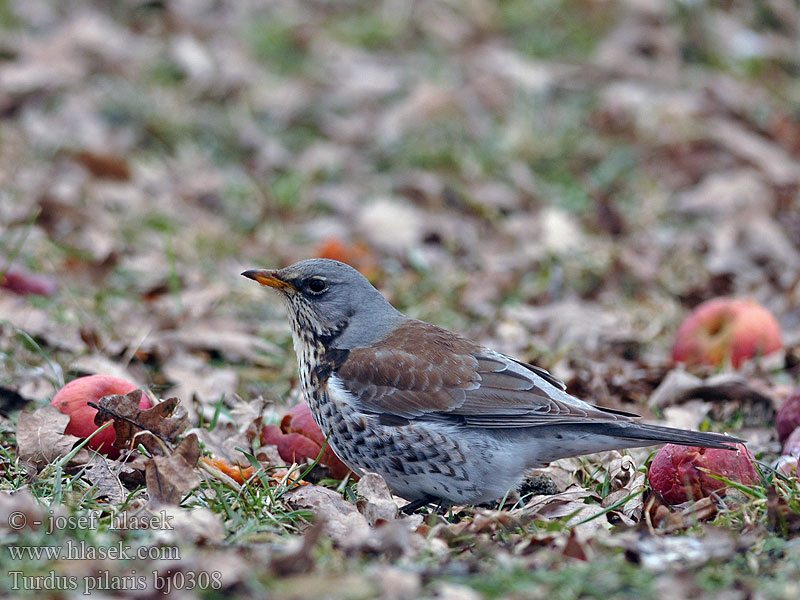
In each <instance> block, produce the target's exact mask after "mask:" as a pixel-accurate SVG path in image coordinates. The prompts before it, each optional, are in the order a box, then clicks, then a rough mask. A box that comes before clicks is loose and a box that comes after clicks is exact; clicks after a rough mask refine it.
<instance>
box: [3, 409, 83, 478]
mask: <svg viewBox="0 0 800 600" xmlns="http://www.w3.org/2000/svg"><path fill="white" fill-rule="evenodd" d="M68 424H69V415H65V414H63V413H62V412H61V411H59V410H58V409H57V408H56V407H55V406H51V405H48V406H43V407H42V408H38V409H36V410H35V411H33V412H32V413H28V412H22V413H20V414H19V419H18V421H17V453H18V456H19V458H20V460H22V461H23V462H32V463H34V464H36V466H38V467H40V468H41V467H42V466H44V465H46V464H47V463H50V462H52V461H54V460H56V459H58V458H61V457H62V456H66V455H67V454H69V452H70V451H71V450H72V448H73V446H74V445H75V444H76V443H77V442H79V441H80V438H78V437H75V436H74V435H64V430H65V429H66V428H67V425H68ZM81 452H83V453H84V454H85V456H83V457H82V458H84V462H85V460H86V459H88V458H89V455H88V453H86V452H85V451H81ZM77 458H78V457H77V456H76V459H77Z"/></svg>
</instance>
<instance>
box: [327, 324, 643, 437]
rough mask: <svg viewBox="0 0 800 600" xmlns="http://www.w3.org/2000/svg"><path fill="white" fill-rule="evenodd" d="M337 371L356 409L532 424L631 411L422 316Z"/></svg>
mask: <svg viewBox="0 0 800 600" xmlns="http://www.w3.org/2000/svg"><path fill="white" fill-rule="evenodd" d="M542 372H544V373H545V374H546V377H545V376H543V375H542V374H541V373H542ZM336 375H337V378H338V380H339V381H340V382H341V383H342V385H343V386H344V387H345V389H347V390H348V391H349V392H350V393H351V394H353V395H354V396H355V398H356V403H357V405H358V407H359V409H360V410H363V411H364V412H369V413H373V414H379V415H387V416H388V415H391V416H396V417H401V418H405V419H414V418H448V419H455V420H456V421H458V422H460V423H463V424H465V425H467V426H475V427H530V426H533V425H544V424H548V423H555V422H583V421H587V420H603V421H614V420H629V419H630V418H632V417H635V416H636V415H631V414H627V413H618V412H612V411H606V410H604V409H602V408H600V407H595V406H592V405H590V404H586V403H585V402H582V401H580V400H578V399H577V398H574V397H572V396H569V395H568V394H566V393H565V392H563V391H562V387H563V384H561V382H560V381H558V380H557V379H555V378H554V377H552V376H551V375H550V374H549V373H547V372H546V371H543V370H542V369H539V368H538V367H533V366H531V365H526V364H525V363H520V362H518V361H515V360H514V359H512V358H509V357H507V356H504V355H502V354H499V353H495V352H493V351H491V350H488V349H486V348H482V347H481V346H478V345H477V344H474V343H473V342H470V341H469V340H466V339H464V338H462V337H459V336H457V335H455V334H453V333H451V332H449V331H447V330H445V329H441V328H439V327H436V326H434V325H429V324H428V323H423V322H421V321H408V322H406V323H405V324H403V325H401V326H400V327H399V328H398V329H397V330H396V331H395V332H394V333H393V334H392V336H391V337H390V338H389V339H387V340H384V341H382V342H380V343H378V344H376V345H374V346H371V347H369V348H359V349H354V350H351V351H350V353H349V355H348V356H347V359H346V360H345V361H344V362H343V363H342V364H341V365H340V366H339V368H338V369H337V371H336Z"/></svg>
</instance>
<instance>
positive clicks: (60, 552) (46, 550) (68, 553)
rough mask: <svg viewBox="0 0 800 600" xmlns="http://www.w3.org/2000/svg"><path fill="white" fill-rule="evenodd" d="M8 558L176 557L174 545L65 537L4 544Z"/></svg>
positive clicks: (137, 558)
mask: <svg viewBox="0 0 800 600" xmlns="http://www.w3.org/2000/svg"><path fill="white" fill-rule="evenodd" d="M8 553H9V554H10V555H11V559H12V560H23V559H26V558H27V559H28V560H34V561H40V560H134V559H136V560H180V559H181V549H180V548H179V547H178V546H138V547H136V548H134V547H132V546H130V545H129V544H125V543H123V542H122V541H119V542H117V543H116V544H112V545H111V546H92V545H91V544H87V543H86V542H84V541H83V540H81V541H75V540H67V541H66V542H65V543H63V544H58V545H54V546H14V545H9V546H8Z"/></svg>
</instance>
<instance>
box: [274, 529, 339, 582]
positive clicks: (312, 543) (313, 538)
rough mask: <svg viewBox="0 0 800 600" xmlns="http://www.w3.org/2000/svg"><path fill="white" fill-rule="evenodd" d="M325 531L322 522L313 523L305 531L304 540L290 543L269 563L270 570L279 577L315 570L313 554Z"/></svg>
mask: <svg viewBox="0 0 800 600" xmlns="http://www.w3.org/2000/svg"><path fill="white" fill-rule="evenodd" d="M324 531H325V526H324V525H323V523H322V522H321V521H319V522H317V523H313V524H312V525H311V527H309V528H308V529H306V530H305V532H304V533H303V537H302V538H300V539H299V540H292V541H290V542H289V543H288V544H287V548H286V549H285V550H284V551H283V552H281V553H280V554H278V555H276V556H274V557H273V558H272V560H270V561H269V569H270V570H271V571H272V572H273V573H275V574H276V575H278V576H279V577H285V576H286V575H296V574H297V573H308V572H309V571H311V570H313V568H314V557H313V555H312V552H313V550H314V548H315V547H316V545H317V542H318V541H319V538H320V537H321V536H322V533H323V532H324Z"/></svg>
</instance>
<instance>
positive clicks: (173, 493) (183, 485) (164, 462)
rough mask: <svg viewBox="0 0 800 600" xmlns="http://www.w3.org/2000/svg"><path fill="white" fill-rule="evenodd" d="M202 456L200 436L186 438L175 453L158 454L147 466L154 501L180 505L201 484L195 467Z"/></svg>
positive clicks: (147, 478)
mask: <svg viewBox="0 0 800 600" xmlns="http://www.w3.org/2000/svg"><path fill="white" fill-rule="evenodd" d="M151 410H152V409H151ZM199 457H200V442H199V441H198V439H197V436H196V435H189V436H187V437H186V438H184V440H183V441H182V442H181V443H180V445H179V446H178V447H177V448H175V451H174V452H173V453H172V454H171V455H169V456H154V457H153V458H152V459H151V460H150V462H149V463H148V464H147V467H146V469H145V483H146V485H147V491H148V493H149V494H150V501H151V502H152V503H154V504H155V505H158V504H179V503H180V501H181V500H182V499H183V497H184V496H185V495H186V494H188V493H189V492H190V491H192V490H193V489H194V488H196V487H197V486H198V485H200V482H201V479H200V476H199V475H198V474H197V472H196V471H195V469H194V466H195V465H196V464H197V459H198V458H199Z"/></svg>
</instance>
